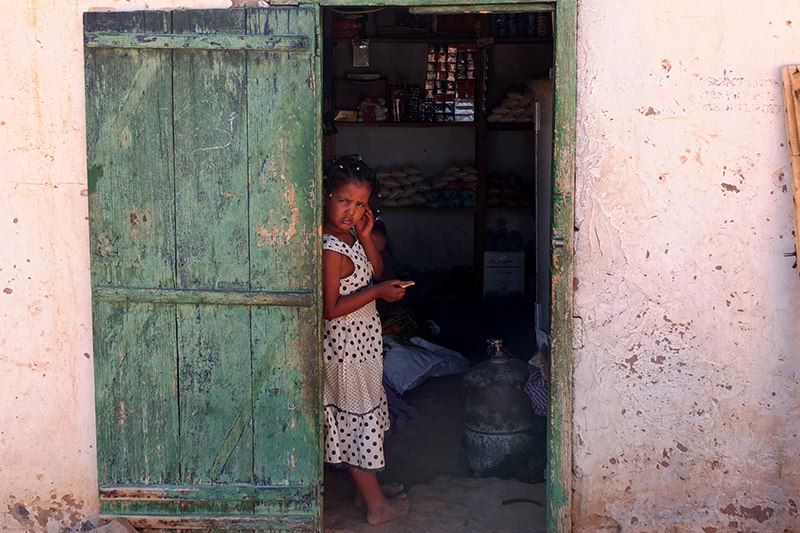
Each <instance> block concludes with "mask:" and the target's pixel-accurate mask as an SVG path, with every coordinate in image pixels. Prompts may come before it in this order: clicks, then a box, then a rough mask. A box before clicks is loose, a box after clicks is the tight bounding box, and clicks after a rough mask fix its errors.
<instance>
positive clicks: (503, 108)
mask: <svg viewBox="0 0 800 533" xmlns="http://www.w3.org/2000/svg"><path fill="white" fill-rule="evenodd" d="M534 87H535V81H534V80H528V81H526V82H525V90H524V92H520V91H517V90H514V89H509V90H508V92H507V93H506V97H505V98H504V99H503V101H502V102H501V103H500V105H498V106H497V107H495V108H494V109H492V112H491V113H490V114H489V116H488V117H486V120H488V121H489V122H533V121H534V120H535V113H536V93H535V92H534V90H533V88H534Z"/></svg>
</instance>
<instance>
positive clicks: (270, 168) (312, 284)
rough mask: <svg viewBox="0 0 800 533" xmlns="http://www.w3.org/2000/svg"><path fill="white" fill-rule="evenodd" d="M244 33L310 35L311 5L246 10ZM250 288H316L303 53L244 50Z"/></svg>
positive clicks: (312, 80) (313, 125)
mask: <svg viewBox="0 0 800 533" xmlns="http://www.w3.org/2000/svg"><path fill="white" fill-rule="evenodd" d="M247 26H248V33H249V34H264V35H272V34H287V33H294V34H300V35H308V36H313V35H314V34H315V27H316V20H315V9H314V8H309V7H285V8H284V7H281V8H277V7H276V8H270V9H252V10H248V20H247ZM247 79H248V85H247V110H248V117H247V121H248V130H249V143H250V154H249V160H248V174H249V181H250V226H251V227H250V234H251V239H250V250H251V256H252V261H253V262H252V286H253V288H265V287H269V289H270V290H303V289H310V288H316V280H317V270H316V269H317V267H316V265H317V263H318V262H319V260H318V255H319V251H318V248H319V246H318V240H319V238H318V236H317V235H316V231H315V230H316V229H317V224H316V220H315V218H316V204H317V202H318V201H319V191H318V190H317V184H316V181H317V157H318V154H317V146H318V144H319V139H318V138H317V121H318V118H317V97H316V83H317V81H316V76H315V71H314V56H313V55H311V54H310V53H292V54H289V53H261V52H248V53H247Z"/></svg>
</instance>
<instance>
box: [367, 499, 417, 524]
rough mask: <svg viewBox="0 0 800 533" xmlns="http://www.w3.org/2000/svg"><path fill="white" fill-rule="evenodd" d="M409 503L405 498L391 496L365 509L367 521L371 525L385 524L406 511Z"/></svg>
mask: <svg viewBox="0 0 800 533" xmlns="http://www.w3.org/2000/svg"><path fill="white" fill-rule="evenodd" d="M409 507H410V504H409V502H408V500H406V499H405V498H393V499H391V500H386V503H384V504H382V505H380V506H379V507H376V508H372V507H370V508H368V509H367V523H368V524H370V525H372V526H377V525H378V524H385V523H386V522H391V521H392V520H395V519H397V518H400V517H401V516H403V515H404V514H406V513H407V512H408V509H409Z"/></svg>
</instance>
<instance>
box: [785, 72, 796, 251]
mask: <svg viewBox="0 0 800 533" xmlns="http://www.w3.org/2000/svg"><path fill="white" fill-rule="evenodd" d="M783 103H784V108H785V111H786V133H787V136H788V137H789V162H790V163H791V167H792V198H793V199H794V237H795V250H800V136H799V135H798V129H800V66H798V65H792V66H786V67H783Z"/></svg>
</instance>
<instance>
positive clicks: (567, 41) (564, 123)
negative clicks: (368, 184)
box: [317, 0, 578, 533]
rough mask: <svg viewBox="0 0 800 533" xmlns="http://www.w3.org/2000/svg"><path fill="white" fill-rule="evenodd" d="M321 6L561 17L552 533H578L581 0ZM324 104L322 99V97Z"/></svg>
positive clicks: (375, 1) (330, 1) (334, 1)
mask: <svg viewBox="0 0 800 533" xmlns="http://www.w3.org/2000/svg"><path fill="white" fill-rule="evenodd" d="M317 3H318V4H319V6H320V7H329V6H330V7H336V6H338V7H354V6H387V7H389V6H414V7H417V6H425V7H428V6H430V7H443V8H445V10H446V11H447V12H448V13H456V12H473V13H474V12H476V11H478V12H481V13H491V12H492V11H493V10H496V11H498V12H501V11H502V12H509V11H510V10H511V9H510V8H513V7H519V8H520V11H533V10H539V11H541V10H547V11H553V12H554V14H555V17H554V18H555V29H554V36H553V48H554V50H553V56H554V60H555V61H554V62H555V68H554V78H555V79H554V84H553V85H554V95H553V100H554V110H553V111H554V113H553V124H554V129H553V178H552V179H553V190H552V209H553V211H552V232H551V239H552V240H551V252H552V262H551V280H552V281H551V293H552V299H551V307H550V313H551V328H550V340H551V351H550V402H549V406H550V407H549V413H548V425H547V451H548V454H547V455H548V459H547V476H546V477H547V481H546V486H547V513H546V516H547V518H546V520H547V531H550V532H559V533H563V532H568V531H571V529H572V455H573V454H572V451H573V450H572V413H573V354H572V341H573V324H572V304H573V302H572V298H573V257H574V230H575V205H574V193H575V137H576V126H577V114H576V107H577V85H578V84H577V78H578V72H577V28H578V27H577V24H578V21H577V14H578V0H543V1H542V0H540V1H535V0H534V1H531V0H482V1H481V2H475V3H472V4H469V3H466V2H464V1H462V0H318V2H317ZM320 105H321V96H320Z"/></svg>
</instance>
